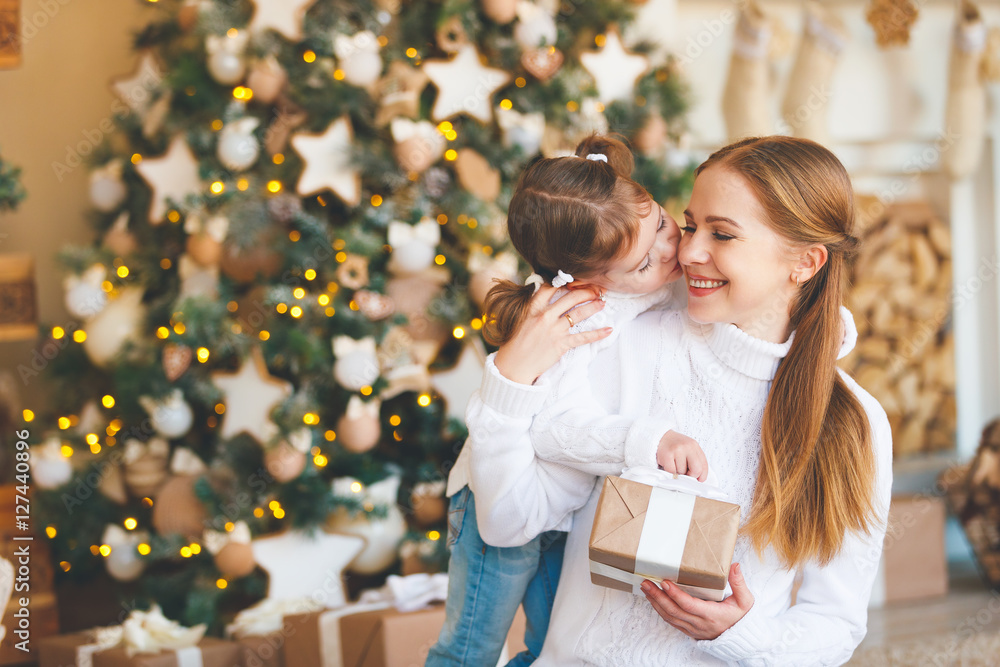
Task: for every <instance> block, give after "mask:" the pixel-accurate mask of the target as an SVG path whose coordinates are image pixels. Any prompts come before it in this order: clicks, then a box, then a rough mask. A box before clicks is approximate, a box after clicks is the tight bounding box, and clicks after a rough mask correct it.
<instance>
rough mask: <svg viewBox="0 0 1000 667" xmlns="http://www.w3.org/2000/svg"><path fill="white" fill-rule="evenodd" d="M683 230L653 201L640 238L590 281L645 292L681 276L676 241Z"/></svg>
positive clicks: (640, 226)
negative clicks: (626, 251)
mask: <svg viewBox="0 0 1000 667" xmlns="http://www.w3.org/2000/svg"><path fill="white" fill-rule="evenodd" d="M680 238H681V230H680V228H679V227H678V226H677V221H676V220H674V219H673V218H672V217H670V216H669V215H668V214H667V212H666V211H664V210H663V207H661V206H660V205H659V204H656V203H653V204H652V206H651V207H650V210H649V212H648V213H647V214H645V215H644V216H643V217H642V219H641V220H640V221H639V239H638V240H637V241H636V244H635V246H634V247H633V248H632V250H631V251H630V252H629V253H628V254H626V255H624V256H622V257H620V258H618V259H616V260H615V261H614V263H613V264H612V265H611V267H610V268H609V269H608V270H607V271H606V272H604V273H602V274H601V275H598V276H594V277H592V278H590V279H588V280H587V282H589V283H592V284H594V285H597V286H599V287H603V288H604V289H607V290H610V291H613V292H625V293H628V294H646V293H648V292H653V291H655V290H657V289H659V288H660V287H662V286H663V285H665V284H667V283H669V282H673V281H674V280H677V279H678V278H680V277H681V275H682V272H681V267H680V265H679V264H678V263H677V243H678V241H679V240H680Z"/></svg>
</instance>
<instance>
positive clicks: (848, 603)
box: [698, 373, 892, 667]
mask: <svg viewBox="0 0 1000 667" xmlns="http://www.w3.org/2000/svg"><path fill="white" fill-rule="evenodd" d="M841 376H842V377H843V378H844V380H845V381H846V382H847V384H848V386H849V387H851V388H852V389H853V390H854V393H855V395H856V396H857V398H858V399H859V400H860V401H861V403H862V405H863V406H864V407H865V410H866V411H867V413H868V418H869V422H870V423H871V425H872V434H873V439H874V444H875V448H876V459H877V478H876V508H877V510H878V519H879V521H880V523H879V525H878V527H877V528H876V529H873V530H872V532H871V534H870V535H858V534H855V533H852V534H851V535H850V536H849V537H848V538H847V540H846V542H845V545H844V548H843V549H842V551H841V553H840V555H838V556H837V558H835V559H834V560H833V561H832V562H830V563H829V564H828V565H826V566H819V565H810V566H806V567H805V568H803V577H802V586H801V588H800V589H799V592H798V596H797V599H796V603H795V605H794V606H792V607H790V608H789V609H788V610H787V611H785V612H784V613H782V614H779V615H778V616H776V617H767V616H765V615H764V614H763V613H762V612H760V611H758V610H757V608H756V607H753V608H751V609H750V611H749V612H748V613H747V615H746V616H744V617H743V618H742V619H741V620H740V621H739V622H738V623H736V624H735V625H734V626H733V627H731V628H729V629H728V630H727V631H726V632H724V633H722V634H721V635H720V636H719V637H718V638H716V639H714V640H711V641H700V642H698V647H699V648H700V649H702V650H703V651H705V652H707V653H709V654H711V655H713V656H715V657H716V658H719V659H721V660H725V661H726V662H729V663H731V664H737V665H743V666H747V667H757V666H763V665H795V666H796V667H800V666H808V665H816V666H821V665H841V664H843V663H845V662H847V660H848V659H849V658H850V657H851V654H852V653H853V652H854V649H855V648H856V647H857V645H858V644H860V643H861V640H862V639H863V638H864V636H865V632H866V628H867V620H868V600H869V597H870V596H871V591H872V586H873V584H874V581H875V575H876V572H877V570H878V563H879V559H880V558H881V555H882V543H883V540H884V539H885V530H886V522H887V521H888V515H889V499H890V494H891V487H892V433H891V431H890V428H889V422H888V420H887V419H886V416H885V411H883V410H882V408H881V406H880V405H879V404H878V402H877V401H875V399H874V398H872V397H871V395H869V394H868V393H867V392H865V391H864V390H863V389H861V388H860V387H859V386H858V385H857V384H856V383H855V382H854V381H853V380H852V379H851V378H850V377H848V376H846V375H845V374H843V373H842V374H841ZM751 592H752V590H751Z"/></svg>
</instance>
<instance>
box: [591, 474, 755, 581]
mask: <svg viewBox="0 0 1000 667" xmlns="http://www.w3.org/2000/svg"><path fill="white" fill-rule="evenodd" d="M725 497H726V496H725V494H724V493H722V492H721V491H720V490H719V489H718V488H716V487H714V486H711V485H708V484H703V483H701V482H698V481H697V480H694V479H693V478H690V477H684V476H675V475H671V474H669V473H665V472H663V471H660V470H655V469H635V468H630V469H629V470H626V471H625V472H624V473H622V476H621V477H613V476H612V477H607V478H605V480H604V487H603V489H602V490H601V497H600V499H599V501H598V505H597V513H596V514H595V516H594V527H593V530H592V531H591V534H590V580H591V582H593V583H594V584H597V585H599V586H605V587H608V588H614V589H617V590H622V591H627V592H630V593H635V594H637V595H641V594H642V592H641V589H640V588H639V587H640V585H641V584H642V582H643V580H644V579H650V580H651V581H654V582H659V581H662V580H668V581H672V582H675V583H676V584H677V585H678V586H680V587H681V588H682V589H683V590H685V591H687V592H688V593H690V594H691V595H694V596H696V597H699V598H702V599H704V600H722V599H723V597H724V595H725V590H726V583H727V581H728V579H729V565H730V563H731V562H732V559H733V550H734V549H735V547H736V534H737V531H738V530H739V525H740V507H739V505H736V504H734V503H730V502H726V501H725V500H724V499H725Z"/></svg>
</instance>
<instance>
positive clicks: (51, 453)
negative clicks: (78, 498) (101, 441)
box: [31, 437, 73, 489]
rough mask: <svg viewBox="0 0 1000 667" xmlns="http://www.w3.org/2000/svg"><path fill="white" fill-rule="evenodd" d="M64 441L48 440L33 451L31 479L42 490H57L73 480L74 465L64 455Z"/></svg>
mask: <svg viewBox="0 0 1000 667" xmlns="http://www.w3.org/2000/svg"><path fill="white" fill-rule="evenodd" d="M62 445H63V443H62V441H61V440H60V439H59V438H56V437H52V438H48V439H47V440H46V441H45V442H44V443H43V444H41V445H39V446H37V447H34V448H33V449H32V450H31V479H32V481H33V482H34V483H35V484H36V485H37V486H38V488H40V489H57V488H59V487H60V486H62V485H63V484H65V483H66V482H68V481H69V480H70V479H72V478H73V464H72V463H70V460H69V459H68V458H66V457H65V456H63V454H62Z"/></svg>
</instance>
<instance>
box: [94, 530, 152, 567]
mask: <svg viewBox="0 0 1000 667" xmlns="http://www.w3.org/2000/svg"><path fill="white" fill-rule="evenodd" d="M148 539H149V534H148V533H146V532H144V531H139V532H126V531H125V530H124V529H122V528H120V527H118V526H116V525H114V524H108V526H107V527H106V528H105V529H104V535H103V536H102V537H101V542H103V543H104V544H106V545H107V546H109V547H110V548H111V552H110V553H109V554H108V555H107V556H105V558H104V567H105V568H107V570H108V574H110V575H111V576H112V577H114V578H115V579H117V580H118V581H133V580H134V579H138V578H139V575H141V574H142V573H143V571H144V570H145V569H146V563H145V562H144V561H143V559H142V558H141V557H140V556H139V552H138V551H137V550H136V547H137V546H138V545H139V544H140V543H141V542H145V541H146V540H148Z"/></svg>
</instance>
